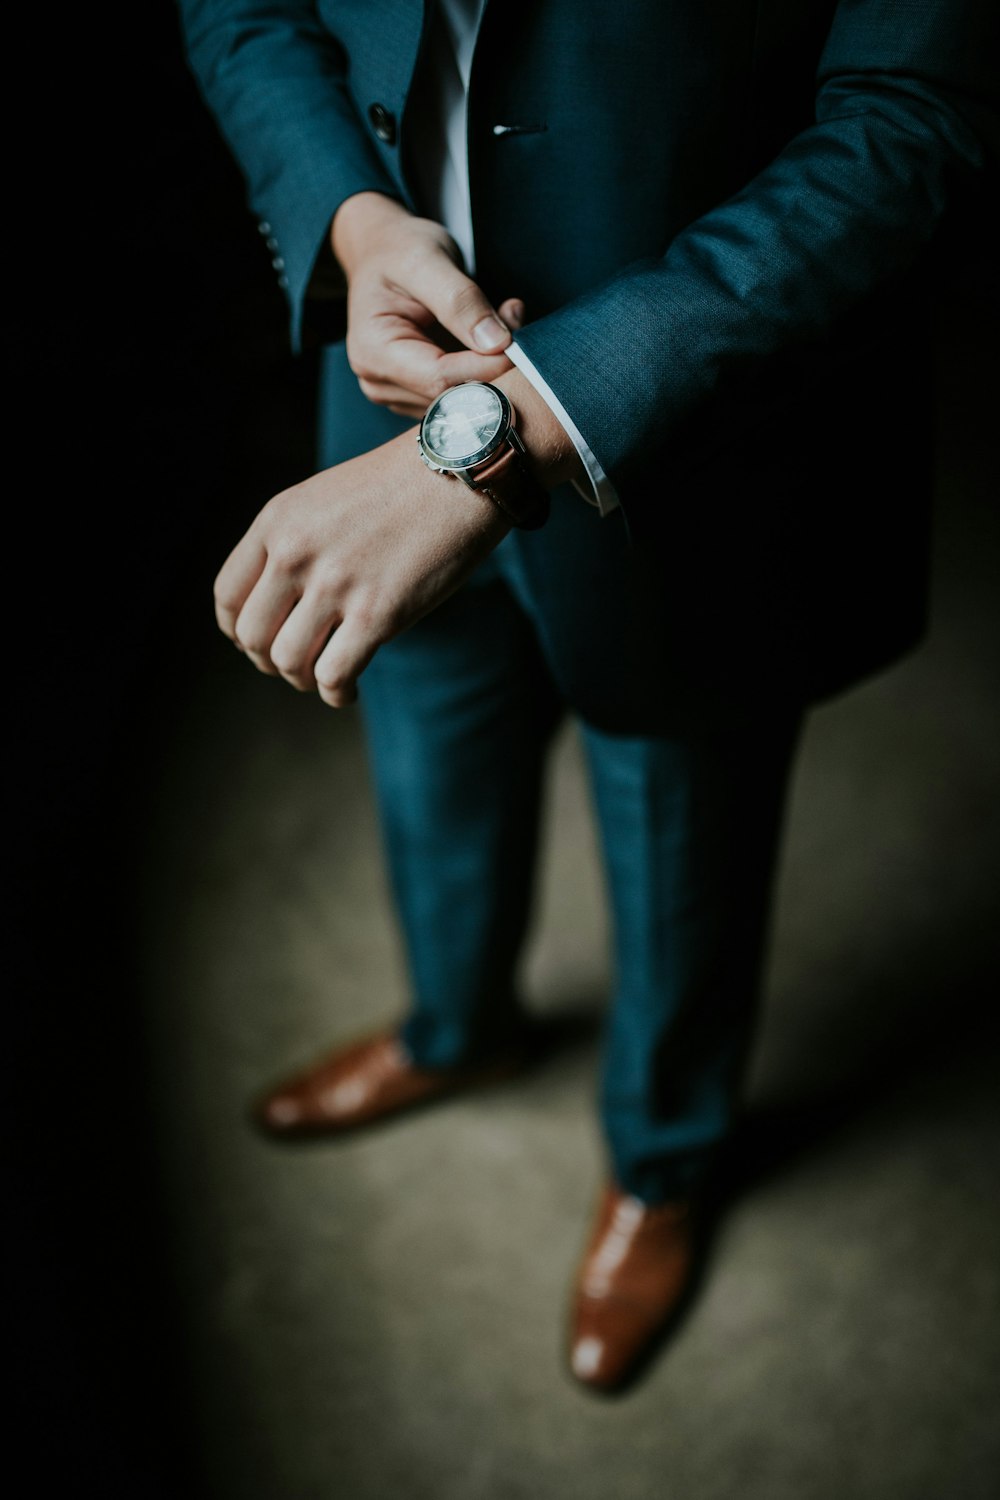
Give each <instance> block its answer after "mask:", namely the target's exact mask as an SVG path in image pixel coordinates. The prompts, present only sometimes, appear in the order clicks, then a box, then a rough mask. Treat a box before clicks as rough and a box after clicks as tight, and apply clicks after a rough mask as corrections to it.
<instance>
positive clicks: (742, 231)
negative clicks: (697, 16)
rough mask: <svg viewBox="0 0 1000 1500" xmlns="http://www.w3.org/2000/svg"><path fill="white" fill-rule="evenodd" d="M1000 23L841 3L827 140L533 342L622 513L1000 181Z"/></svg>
mask: <svg viewBox="0 0 1000 1500" xmlns="http://www.w3.org/2000/svg"><path fill="white" fill-rule="evenodd" d="M997 14H998V12H997V8H996V4H995V0H840V3H839V4H838V5H837V7H836V10H835V13H834V19H833V23H832V26H831V29H830V31H829V33H828V36H827V38H826V42H825V46H824V49H823V53H822V57H821V61H820V66H819V71H818V80H817V91H816V107H815V120H814V123H813V124H812V125H811V127H810V128H808V129H806V130H805V131H803V132H802V133H801V134H799V135H798V136H796V137H795V138H793V139H792V140H791V141H790V142H789V144H788V145H787V146H786V147H785V148H784V149H783V150H782V151H781V152H780V154H779V155H777V156H776V157H775V158H774V160H773V161H771V162H770V164H769V165H767V166H765V167H764V169H763V170H762V171H760V172H759V174H758V175H756V176H755V177H754V178H752V179H751V180H750V181H749V182H748V183H747V185H746V186H745V187H744V188H743V189H742V190H741V191H740V192H738V193H737V194H736V196H734V197H733V198H731V199H730V200H728V201H726V202H725V203H723V204H721V205H720V206H719V207H717V208H715V209H714V210H712V211H710V212H709V213H707V214H705V215H704V216H703V217H701V218H699V219H698V220H696V221H694V222H693V223H692V224H690V225H689V226H688V227H687V228H686V229H685V230H684V231H682V232H681V233H680V234H679V235H678V236H677V237H676V238H675V239H674V240H673V241H672V243H671V244H670V245H669V247H668V248H667V251H666V254H665V255H664V256H663V257H662V259H649V260H643V261H641V262H638V263H635V264H632V265H631V266H629V267H627V268H625V269H624V270H623V271H622V272H621V273H620V274H618V275H616V276H615V277H614V278H613V279H612V280H611V281H610V282H609V283H606V284H604V285H602V286H600V287H598V288H597V289H595V290H594V291H592V292H589V293H587V294H585V295H583V296H582V297H580V298H578V299H575V300H574V301H573V302H571V303H568V304H566V305H565V306H564V307H562V308H560V309H558V310H557V311H555V312H553V313H551V314H550V315H548V316H546V317H544V318H542V319H540V320H539V321H538V322H536V323H532V324H529V325H528V326H527V327H525V328H524V329H522V330H521V331H520V332H519V334H518V341H519V343H520V345H521V347H522V348H523V349H524V351H525V353H526V354H527V355H528V357H529V358H530V359H531V360H532V361H533V363H534V364H535V366H536V367H537V369H538V370H539V371H540V372H541V374H542V377H543V378H544V379H545V380H546V381H547V383H548V384H549V386H550V387H551V388H552V389H553V391H555V393H556V395H557V397H558V399H559V400H560V401H561V402H562V404H563V406H564V407H565V408H566V410H567V411H568V412H570V413H571V415H572V417H573V420H574V422H575V423H576V424H577V426H578V427H579V428H580V430H581V431H582V432H583V433H584V434H585V435H586V438H587V441H588V443H589V444H590V446H591V448H592V449H593V451H594V453H595V454H596V456H597V459H598V461H599V462H600V464H601V465H602V467H603V468H604V470H605V472H606V473H607V475H608V476H609V478H610V480H611V482H612V483H613V484H614V486H615V488H616V489H617V490H618V492H619V494H620V496H621V498H622V503H623V505H624V506H625V509H626V512H628V509H629V504H630V501H631V500H632V499H634V498H636V497H637V495H638V493H639V490H640V488H641V486H640V480H641V478H642V471H643V465H644V462H645V463H648V461H649V459H650V455H651V453H652V452H655V451H656V450H659V454H660V458H661V460H664V459H665V460H666V462H667V463H668V464H669V453H670V451H671V449H672V448H675V447H676V448H679V449H680V450H683V448H684V434H685V433H686V432H687V431H689V430H691V429H692V428H693V429H694V430H695V431H699V430H701V431H704V428H705V423H706V420H707V421H709V422H710V423H711V431H712V434H713V437H714V436H718V437H719V439H720V440H723V441H724V440H725V438H726V436H727V435H728V434H727V422H729V421H730V420H732V422H733V424H734V426H735V428H736V429H737V430H739V425H740V420H741V412H744V411H745V410H746V409H747V408H750V409H753V408H756V409H757V410H758V411H759V410H760V409H761V406H762V404H764V405H766V402H767V400H768V398H769V395H773V393H774V392H775V391H781V390H784V391H785V392H786V393H787V391H788V390H789V388H792V389H794V387H795V384H796V382H797V381H800V380H801V379H802V378H803V377H805V378H806V379H808V378H809V373H810V370H811V369H812V368H821V367H822V366H823V365H824V361H826V362H828V360H829V353H830V350H829V336H830V335H831V334H835V333H836V330H837V328H838V325H843V323H844V320H845V319H846V320H850V319H851V317H852V315H853V316H854V317H855V318H857V317H858V316H859V313H860V316H861V318H862V319H863V318H864V316H865V306H866V299H867V305H868V306H869V307H870V306H871V294H872V293H877V292H880V291H881V290H882V289H888V288H889V287H890V286H891V284H892V283H893V282H894V281H898V280H899V279H900V278H902V277H905V275H906V273H907V272H908V271H909V270H910V269H912V267H913V265H914V263H915V262H916V261H917V260H918V258H919V256H920V253H921V251H922V249H923V247H924V246H925V245H926V244H927V243H928V241H929V240H930V239H931V238H932V236H933V235H934V233H935V231H936V230H937V228H938V226H939V224H940V223H941V221H942V219H943V218H944V216H945V214H946V212H948V211H949V209H950V208H951V206H952V205H953V204H954V203H955V201H956V199H957V198H959V197H961V196H963V193H964V190H965V189H966V188H967V187H968V185H969V184H971V183H972V182H974V181H977V180H978V181H979V182H982V181H983V179H982V178H981V177H980V174H981V173H982V172H983V171H984V169H986V168H987V167H989V166H990V165H992V167H993V168H994V169H995V165H996V156H997V114H996V108H995V105H996V101H995V98H994V97H992V95H993V91H994V90H995V88H996V84H997V79H998V77H1000V67H998V59H997V49H996V36H995V32H996V18H997ZM824 341H827V347H826V348H825V350H824ZM814 356H817V357H816V358H815V360H814ZM811 360H814V364H813V365H811V363H810V361H811ZM648 472H649V470H648V468H647V469H646V473H647V474H648Z"/></svg>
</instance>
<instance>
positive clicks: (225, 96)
mask: <svg viewBox="0 0 1000 1500" xmlns="http://www.w3.org/2000/svg"><path fill="white" fill-rule="evenodd" d="M178 7H179V10H180V19H181V28H182V34H183V37H184V41H185V45H186V49H187V56H188V61H189V64H190V66H191V69H192V72H193V73H194V76H195V78H196V80H197V82H198V85H199V87H200V89H201V92H202V95H203V97H204V99H205V101H206V103H207V105H208V107H209V109H210V110H211V112H212V113H213V115H214V116H215V119H216V121H217V122H218V125H219V128H220V130H221V131H222V134H223V136H224V137H225V139H226V141H227V142H228V144H229V146H230V149H231V150H232V152H233V154H234V156H235V157H236V160H237V161H238V162H239V164H240V166H241V167H242V169H243V172H244V175H245V178H246V181H247V188H248V196H249V201H250V206H251V208H252V209H253V211H254V212H255V213H256V215H257V217H258V219H259V220H261V221H262V227H264V229H265V231H266V232H267V234H268V236H269V238H271V239H273V241H274V242H275V245H276V252H277V254H278V255H279V256H280V259H281V260H282V261H283V262H284V265H283V267H282V268H281V269H282V273H283V274H282V284H283V285H284V287H285V292H286V295H287V297H288V300H289V303H290V307H291V337H292V345H293V347H294V348H298V347H299V346H300V343H301V339H302V329H303V318H304V313H305V306H306V300H307V297H309V296H311V295H314V294H315V293H317V291H318V292H320V293H322V292H323V291H324V290H325V289H330V288H331V287H332V283H333V277H334V276H335V272H336V265H335V262H334V261H333V257H332V255H328V254H327V251H326V247H327V233H328V230H329V226H330V221H331V219H332V217H333V215H334V213H335V212H336V210H337V208H338V207H339V206H340V204H341V203H343V202H344V200H345V199H346V198H349V197H351V196H352V194H354V193H358V192H363V191H366V190H373V191H377V192H381V193H387V194H389V195H391V196H393V197H398V196H399V192H398V189H397V188H396V186H395V185H394V184H393V182H392V181H391V179H390V178H389V176H388V174H387V173H386V171H385V169H384V168H383V166H382V164H381V162H380V161H379V160H378V158H377V156H376V154H375V151H374V149H373V147H372V146H371V143H370V141H369V139H368V137H367V134H366V132H365V129H364V126H363V125H362V123H361V121H360V120H359V118H358V115H357V113H356V111H355V108H354V105H353V102H352V101H351V98H350V96H349V94H348V91H347V87H346V59H345V58H344V56H343V52H342V49H341V48H340V47H339V46H338V45H337V43H336V41H335V40H334V39H333V38H332V37H331V36H330V34H329V33H328V32H327V31H326V30H325V29H324V28H323V27H322V26H321V24H320V23H319V21H318V19H317V17H316V7H315V5H314V4H313V3H311V0H178ZM324 283H325V285H324ZM333 289H334V290H335V289H336V288H335V287H333Z"/></svg>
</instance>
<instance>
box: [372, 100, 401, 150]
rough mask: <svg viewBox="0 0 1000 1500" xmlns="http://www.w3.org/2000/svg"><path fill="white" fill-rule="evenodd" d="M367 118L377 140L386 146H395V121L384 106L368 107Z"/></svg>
mask: <svg viewBox="0 0 1000 1500" xmlns="http://www.w3.org/2000/svg"><path fill="white" fill-rule="evenodd" d="M368 118H369V120H371V122H372V129H373V130H374V132H375V134H376V135H377V136H378V138H379V140H380V141H384V142H385V144H386V145H387V146H394V145H395V144H396V120H395V116H394V115H392V114H390V112H389V110H387V109H386V107H385V105H384V104H372V105H369V108H368Z"/></svg>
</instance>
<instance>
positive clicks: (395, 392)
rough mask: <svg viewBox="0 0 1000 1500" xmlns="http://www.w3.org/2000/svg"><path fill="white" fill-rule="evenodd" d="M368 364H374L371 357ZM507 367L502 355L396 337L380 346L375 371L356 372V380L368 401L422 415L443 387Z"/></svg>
mask: <svg viewBox="0 0 1000 1500" xmlns="http://www.w3.org/2000/svg"><path fill="white" fill-rule="evenodd" d="M371 365H372V366H374V365H375V361H374V360H372V361H371ZM510 368H511V363H510V360H509V359H508V358H507V356H506V354H499V355H492V356H489V355H485V354H473V353H472V352H471V351H470V350H468V349H462V350H456V351H455V352H453V353H445V352H444V350H442V349H440V348H438V346H437V344H433V343H431V342H430V340H429V339H424V338H419V337H413V336H410V337H406V338H401V337H396V338H393V339H392V340H391V342H388V343H386V345H385V346H384V348H383V350H382V352H381V357H380V358H379V360H378V373H377V374H375V373H374V369H373V370H372V372H371V373H368V374H365V375H360V376H359V377H358V382H359V384H360V386H361V390H362V391H363V392H364V394H365V395H366V396H367V397H368V399H369V401H374V402H376V403H377V404H378V405H382V406H387V405H389V403H390V402H396V403H397V404H398V405H400V406H405V407H409V406H411V405H412V406H413V407H414V412H413V413H412V415H416V416H418V417H422V416H423V414H424V412H425V411H426V410H427V407H428V406H429V405H430V403H431V402H432V401H433V400H434V398H435V396H440V394H441V392H442V391H443V390H445V389H446V387H448V386H450V385H460V384H461V383H462V382H463V381H466V380H482V381H490V380H497V379H499V377H500V376H501V375H503V374H504V372H505V371H507V370H509V369H510ZM407 415H411V413H410V412H407Z"/></svg>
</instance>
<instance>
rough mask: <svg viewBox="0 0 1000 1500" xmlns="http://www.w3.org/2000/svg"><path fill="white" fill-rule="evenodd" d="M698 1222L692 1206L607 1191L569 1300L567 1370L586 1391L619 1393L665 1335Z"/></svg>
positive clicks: (686, 1283) (685, 1287)
mask: <svg viewBox="0 0 1000 1500" xmlns="http://www.w3.org/2000/svg"><path fill="white" fill-rule="evenodd" d="M696 1219H697V1214H696V1211H695V1205H694V1204H692V1203H689V1202H686V1201H682V1202H674V1203H660V1204H652V1205H651V1204H647V1203H644V1202H643V1201H642V1200H641V1199H640V1198H635V1197H633V1196H631V1195H630V1194H628V1193H623V1192H622V1191H621V1190H620V1189H619V1188H617V1187H615V1186H614V1184H610V1185H609V1186H607V1187H606V1188H605V1190H604V1192H603V1194H602V1197H601V1201H600V1206H599V1209H598V1213H597V1218H596V1220H595V1222H594V1228H593V1231H592V1233H591V1237H590V1240H589V1242H588V1244H587V1248H586V1251H585V1252H584V1256H583V1260H582V1261H581V1263H580V1269H579V1271H578V1273H577V1278H576V1283H575V1287H574V1294H573V1306H572V1313H571V1326H570V1348H569V1365H570V1369H571V1370H572V1372H573V1374H574V1375H575V1376H576V1378H577V1380H579V1381H581V1382H582V1383H583V1384H584V1385H586V1386H590V1387H592V1388H593V1389H595V1390H601V1391H613V1390H618V1389H620V1388H622V1387H623V1386H624V1385H625V1384H626V1383H627V1382H628V1381H629V1380H630V1378H631V1377H632V1376H634V1375H635V1374H636V1373H637V1372H638V1369H639V1367H640V1365H641V1364H642V1363H643V1362H644V1360H645V1357H646V1356H647V1355H649V1354H650V1353H651V1351H652V1349H653V1348H654V1347H655V1346H656V1345H657V1344H658V1343H659V1341H660V1340H661V1338H662V1337H663V1335H664V1334H665V1333H666V1331H667V1330H668V1328H669V1327H670V1325H671V1323H672V1322H673V1320H674V1318H675V1316H676V1314H677V1313H678V1312H679V1311H680V1308H681V1306H682V1305H683V1303H684V1302H685V1300H686V1293H687V1292H688V1291H689V1290H690V1288H691V1285H692V1281H693V1273H694V1268H695V1261H696V1248H697V1247H696V1232H695V1231H696Z"/></svg>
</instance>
